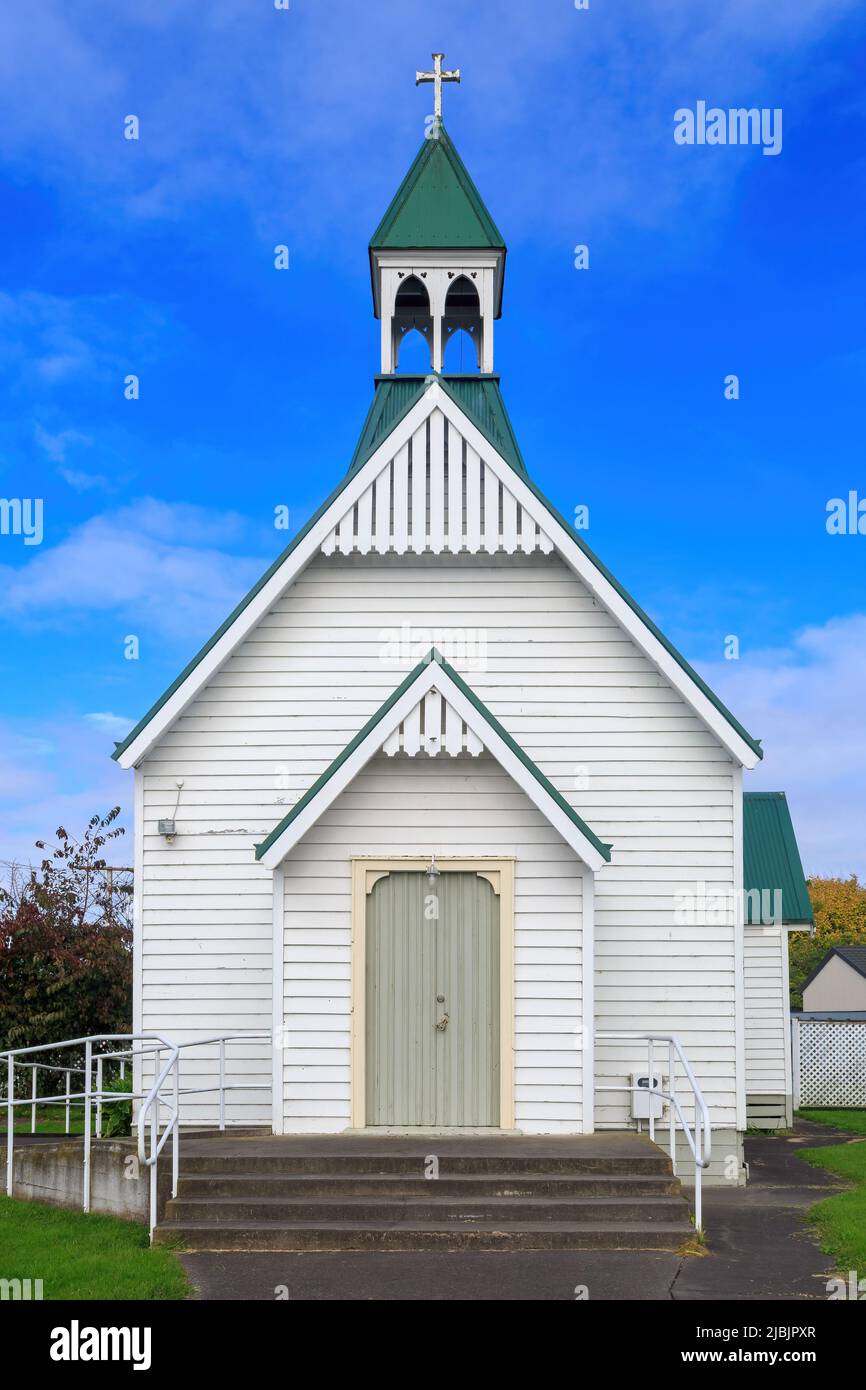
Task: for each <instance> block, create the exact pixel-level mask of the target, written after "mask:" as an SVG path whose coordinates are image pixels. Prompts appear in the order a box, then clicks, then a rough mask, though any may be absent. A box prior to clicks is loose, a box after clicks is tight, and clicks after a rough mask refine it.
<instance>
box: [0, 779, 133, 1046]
mask: <svg viewBox="0 0 866 1390" xmlns="http://www.w3.org/2000/svg"><path fill="white" fill-rule="evenodd" d="M119 814H120V807H119V806H115V807H114V808H113V809H112V810H111V811H109V813H108V815H106V816H93V817H92V818H91V820H90V822H89V823H88V825H87V828H86V830H85V832H84V835H83V837H82V839H81V840H76V839H75V838H74V837H73V836H71V835H70V834H68V832H67V831H66V830H64V829H63V827H62V826H61V827H60V829H58V830H57V832H56V839H57V844H56V845H55V846H54V847H53V849H52V850H51V852H50V853H49V852H48V847H47V846H46V844H45V841H43V840H37V842H36V847H37V849H41V850H43V851H46V855H45V857H44V858H43V860H42V862H41V864H40V866H39V868H38V869H36V868H30V869H26V870H22V869H21V868H20V867H18V868H15V869H13V870H12V871H11V872H10V873H9V875H8V882H7V885H6V887H5V888H0V1051H2V1050H3V1049H4V1048H17V1047H30V1046H35V1045H37V1044H39V1043H46V1042H53V1041H55V1040H56V1041H58V1042H59V1041H62V1040H63V1039H64V1038H77V1037H83V1036H86V1035H87V1034H89V1033H122V1032H129V1031H130V1029H131V1012H132V912H131V909H132V882H131V874H127V875H122V876H119V875H116V874H113V873H112V872H111V870H110V869H109V866H108V862H107V860H106V858H105V856H104V853H103V851H104V847H105V846H106V845H107V844H109V843H110V842H111V841H114V840H116V839H118V838H119V837H120V836H121V835H123V834H124V830H123V828H122V827H121V826H118V825H116V824H115V821H116V820H117V817H118V816H119ZM40 1060H41V1061H43V1062H50V1061H53V1060H55V1059H54V1058H53V1057H52V1056H51V1055H50V1054H48V1053H45V1054H42V1056H41V1058H40ZM56 1060H60V1059H59V1058H57V1059H56ZM62 1060H63V1061H64V1062H65V1063H68V1062H69V1060H70V1056H69V1054H68V1053H65V1054H64V1055H63V1059H62Z"/></svg>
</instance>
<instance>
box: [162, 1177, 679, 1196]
mask: <svg viewBox="0 0 866 1390" xmlns="http://www.w3.org/2000/svg"><path fill="white" fill-rule="evenodd" d="M679 1191H680V1185H679V1182H678V1181H677V1179H676V1178H675V1177H673V1176H672V1175H671V1174H670V1173H659V1174H651V1175H648V1176H642V1175H638V1176H634V1175H633V1174H631V1173H608V1174H585V1173H582V1174H578V1175H577V1176H575V1175H572V1174H562V1173H560V1174H545V1173H541V1174H536V1173H522V1174H510V1173H486V1174H484V1175H483V1176H480V1177H479V1176H478V1175H477V1174H475V1173H455V1174H453V1175H451V1176H449V1177H439V1178H437V1179H427V1178H423V1177H420V1176H419V1175H418V1174H417V1173H415V1174H412V1175H407V1174H402V1173H353V1172H347V1173H340V1174H325V1175H322V1174H320V1173H296V1174H294V1175H293V1176H292V1177H284V1176H282V1175H281V1174H279V1173H264V1174H256V1175H255V1176H251V1175H248V1174H246V1173H242V1172H234V1173H204V1172H203V1173H187V1172H183V1173H182V1174H181V1176H180V1180H179V1183H178V1197H181V1198H184V1197H189V1198H194V1199H203V1198H206V1197H234V1198H252V1197H284V1198H292V1197H297V1198H303V1199H304V1200H305V1201H315V1200H316V1199H317V1198H320V1197H341V1198H342V1199H343V1200H348V1199H350V1198H352V1197H363V1198H366V1199H375V1200H378V1199H379V1198H388V1199H394V1198H401V1197H415V1198H418V1197H420V1198H422V1199H423V1198H426V1197H428V1196H431V1195H435V1196H437V1197H460V1198H463V1197H472V1198H476V1199H477V1198H482V1197H558V1198H565V1197H671V1196H676V1195H678V1194H679Z"/></svg>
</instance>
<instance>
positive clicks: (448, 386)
mask: <svg viewBox="0 0 866 1390" xmlns="http://www.w3.org/2000/svg"><path fill="white" fill-rule="evenodd" d="M375 381H376V394H375V395H374V397H373V402H372V404H371V406H370V409H369V411H368V412H367V418H366V420H365V421H364V428H363V429H362V430H361V437H360V439H359V440H358V443H357V445H356V446H355V452H354V454H353V455H352V462H351V463H350V465H349V472H350V473H354V471H355V470H356V469H357V468H361V467H363V465H364V464H365V463H366V462H367V459H368V458H370V457H371V455H372V454H374V453H375V452H376V450H377V449H378V447H379V445H380V444H381V443H382V441H383V440H384V439H387V437H388V435H389V434H390V433H391V431H392V430H393V429H394V428H395V426H396V425H397V424H399V422H400V420H402V418H403V416H404V415H405V414H406V413H407V412H408V411H409V410H411V409H412V406H413V405H414V404H415V402H416V401H419V400H420V399H421V397H422V396H423V394H424V392H425V390H426V389H427V387H428V385H429V384H430V382H431V381H438V382H439V383H440V385H441V386H442V387H443V389H444V390H445V391H447V393H448V395H449V396H451V398H452V399H453V400H454V401H456V403H457V405H459V406H460V409H461V410H463V411H464V412H465V413H466V414H467V415H468V416H469V419H470V420H471V421H472V423H473V424H474V425H477V427H478V429H479V430H480V431H481V433H482V434H483V435H484V436H485V438H486V439H488V440H489V442H490V443H491V444H492V445H493V447H494V449H496V451H497V453H500V454H501V455H502V457H503V458H504V459H506V460H507V462H508V463H510V464H511V467H512V468H514V469H515V470H516V471H517V472H519V473H522V474H524V475H525V474H526V464H525V463H524V461H523V455H522V454H521V452H520V448H519V447H518V443H517V440H516V438H515V435H514V430H513V429H512V427H511V421H510V420H509V418H508V411H507V410H506V409H505V402H504V400H503V399H502V392H501V391H500V389H499V377H498V376H479V375H478V374H477V373H473V374H472V375H471V376H438V375H437V374H436V373H435V372H429V373H428V374H427V376H377V377H376V378H375Z"/></svg>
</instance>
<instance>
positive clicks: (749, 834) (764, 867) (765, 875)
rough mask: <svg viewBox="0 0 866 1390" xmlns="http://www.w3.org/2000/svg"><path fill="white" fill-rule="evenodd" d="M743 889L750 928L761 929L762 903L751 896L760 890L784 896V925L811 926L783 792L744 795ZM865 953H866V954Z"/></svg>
mask: <svg viewBox="0 0 866 1390" xmlns="http://www.w3.org/2000/svg"><path fill="white" fill-rule="evenodd" d="M743 887H744V888H745V890H746V913H745V920H746V925H747V926H760V924H761V909H760V901H759V900H758V901H754V900H753V898H750V897H749V894H750V893H753V894H754V891H755V890H756V889H757V890H758V891H759V892H764V893H768V894H769V902H770V904H771V910H772V904H773V894H774V893H775V892H777V891H780V892H781V894H782V922H783V923H784V924H786V925H788V926H804V927H805V926H811V925H812V924H813V923H814V920H815V918H814V914H813V912H812V904H811V902H810V900H809V892H808V889H807V887H806V878H805V875H804V873H803V865H802V863H801V862H800V851H799V849H798V848H797V838H796V836H795V834H794V826H793V824H792V821H791V813H790V811H789V810H788V802H787V800H786V797H785V793H784V792H745V793H744V795H743ZM864 954H866V952H864Z"/></svg>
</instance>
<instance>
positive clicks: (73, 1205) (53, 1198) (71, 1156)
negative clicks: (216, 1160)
mask: <svg viewBox="0 0 866 1390" xmlns="http://www.w3.org/2000/svg"><path fill="white" fill-rule="evenodd" d="M170 1166H171V1165H170V1160H169V1162H167V1163H166V1164H161V1171H160V1182H159V1189H160V1191H159V1195H160V1199H161V1201H160V1206H161V1205H162V1202H164V1200H165V1198H166V1197H167V1195H168V1187H169V1183H170ZM12 1171H13V1184H12V1195H13V1197H22V1198H24V1199H26V1200H28V1201H31V1202H47V1203H48V1204H49V1205H51V1206H55V1207H67V1208H69V1209H70V1210H72V1211H81V1210H82V1204H83V1196H84V1145H83V1143H82V1142H81V1140H75V1139H71V1140H70V1139H59V1140H58V1141H57V1142H56V1143H54V1142H50V1141H49V1142H46V1141H37V1142H35V1143H34V1142H33V1141H30V1142H27V1141H26V1140H22V1141H21V1142H16V1144H15V1153H14V1157H13V1163H12ZM0 1174H2V1182H3V1191H5V1190H6V1148H5V1141H4V1144H3V1152H2V1156H0ZM149 1192H150V1180H149V1170H148V1169H146V1168H140V1167H139V1163H138V1155H137V1152H136V1146H135V1141H134V1140H132V1139H94V1141H93V1144H92V1148H91V1153H90V1210H91V1211H93V1212H101V1213H103V1214H104V1215H107V1216H122V1217H126V1218H127V1219H129V1220H131V1221H143V1222H146V1221H147V1220H148V1210H149Z"/></svg>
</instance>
